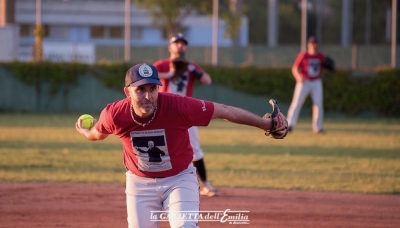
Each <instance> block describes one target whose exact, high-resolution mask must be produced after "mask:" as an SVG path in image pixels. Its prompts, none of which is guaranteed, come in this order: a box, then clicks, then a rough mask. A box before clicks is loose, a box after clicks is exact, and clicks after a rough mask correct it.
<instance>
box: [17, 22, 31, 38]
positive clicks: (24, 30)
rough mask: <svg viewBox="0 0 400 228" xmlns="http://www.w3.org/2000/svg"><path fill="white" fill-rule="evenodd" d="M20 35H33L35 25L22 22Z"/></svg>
mask: <svg viewBox="0 0 400 228" xmlns="http://www.w3.org/2000/svg"><path fill="white" fill-rule="evenodd" d="M19 35H20V37H33V26H32V25H31V24H20V26H19Z"/></svg>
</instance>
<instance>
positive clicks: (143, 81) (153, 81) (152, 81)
mask: <svg viewBox="0 0 400 228" xmlns="http://www.w3.org/2000/svg"><path fill="white" fill-rule="evenodd" d="M146 84H156V85H160V86H162V83H161V82H160V80H158V79H154V78H144V79H141V80H139V81H136V82H134V83H131V84H129V85H130V86H135V87H136V86H141V85H146Z"/></svg>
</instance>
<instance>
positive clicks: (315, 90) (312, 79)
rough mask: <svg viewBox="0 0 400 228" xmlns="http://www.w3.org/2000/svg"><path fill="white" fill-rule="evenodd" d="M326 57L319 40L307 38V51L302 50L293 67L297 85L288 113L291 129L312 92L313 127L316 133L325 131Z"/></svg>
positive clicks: (290, 129)
mask: <svg viewBox="0 0 400 228" xmlns="http://www.w3.org/2000/svg"><path fill="white" fill-rule="evenodd" d="M325 58H326V57H325V55H324V54H323V53H321V52H320V51H318V40H317V39H316V38H315V37H314V36H311V37H309V38H308V40H307V51H304V52H300V53H299V54H298V55H297V58H296V60H295V62H294V64H293V67H292V74H293V77H294V78H295V80H296V86H295V89H294V93H293V99H292V102H291V104H290V107H289V110H288V114H287V120H288V123H289V131H292V130H293V128H294V126H295V125H296V122H297V119H298V117H299V114H300V110H301V107H302V106H303V104H304V101H305V100H306V98H307V96H308V95H309V94H311V99H312V102H313V105H312V129H313V132H314V133H323V128H322V124H323V123H322V122H323V116H324V110H323V89H322V80H321V69H322V64H323V63H324V61H325Z"/></svg>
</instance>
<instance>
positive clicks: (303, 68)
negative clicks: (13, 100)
mask: <svg viewBox="0 0 400 228" xmlns="http://www.w3.org/2000/svg"><path fill="white" fill-rule="evenodd" d="M324 61H325V55H324V54H322V53H321V52H317V53H316V54H315V55H310V54H308V53H307V52H301V53H299V55H298V56H297V58H296V60H295V61H294V64H293V66H295V67H297V68H300V75H301V76H302V77H303V79H306V80H315V79H319V78H321V66H322V63H323V62H324Z"/></svg>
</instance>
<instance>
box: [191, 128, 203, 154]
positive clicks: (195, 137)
mask: <svg viewBox="0 0 400 228" xmlns="http://www.w3.org/2000/svg"><path fill="white" fill-rule="evenodd" d="M188 132H189V140H190V145H192V148H193V161H198V160H200V159H202V158H203V157H204V152H203V150H202V149H201V147H200V142H199V129H198V128H197V127H191V128H189V130H188Z"/></svg>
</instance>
